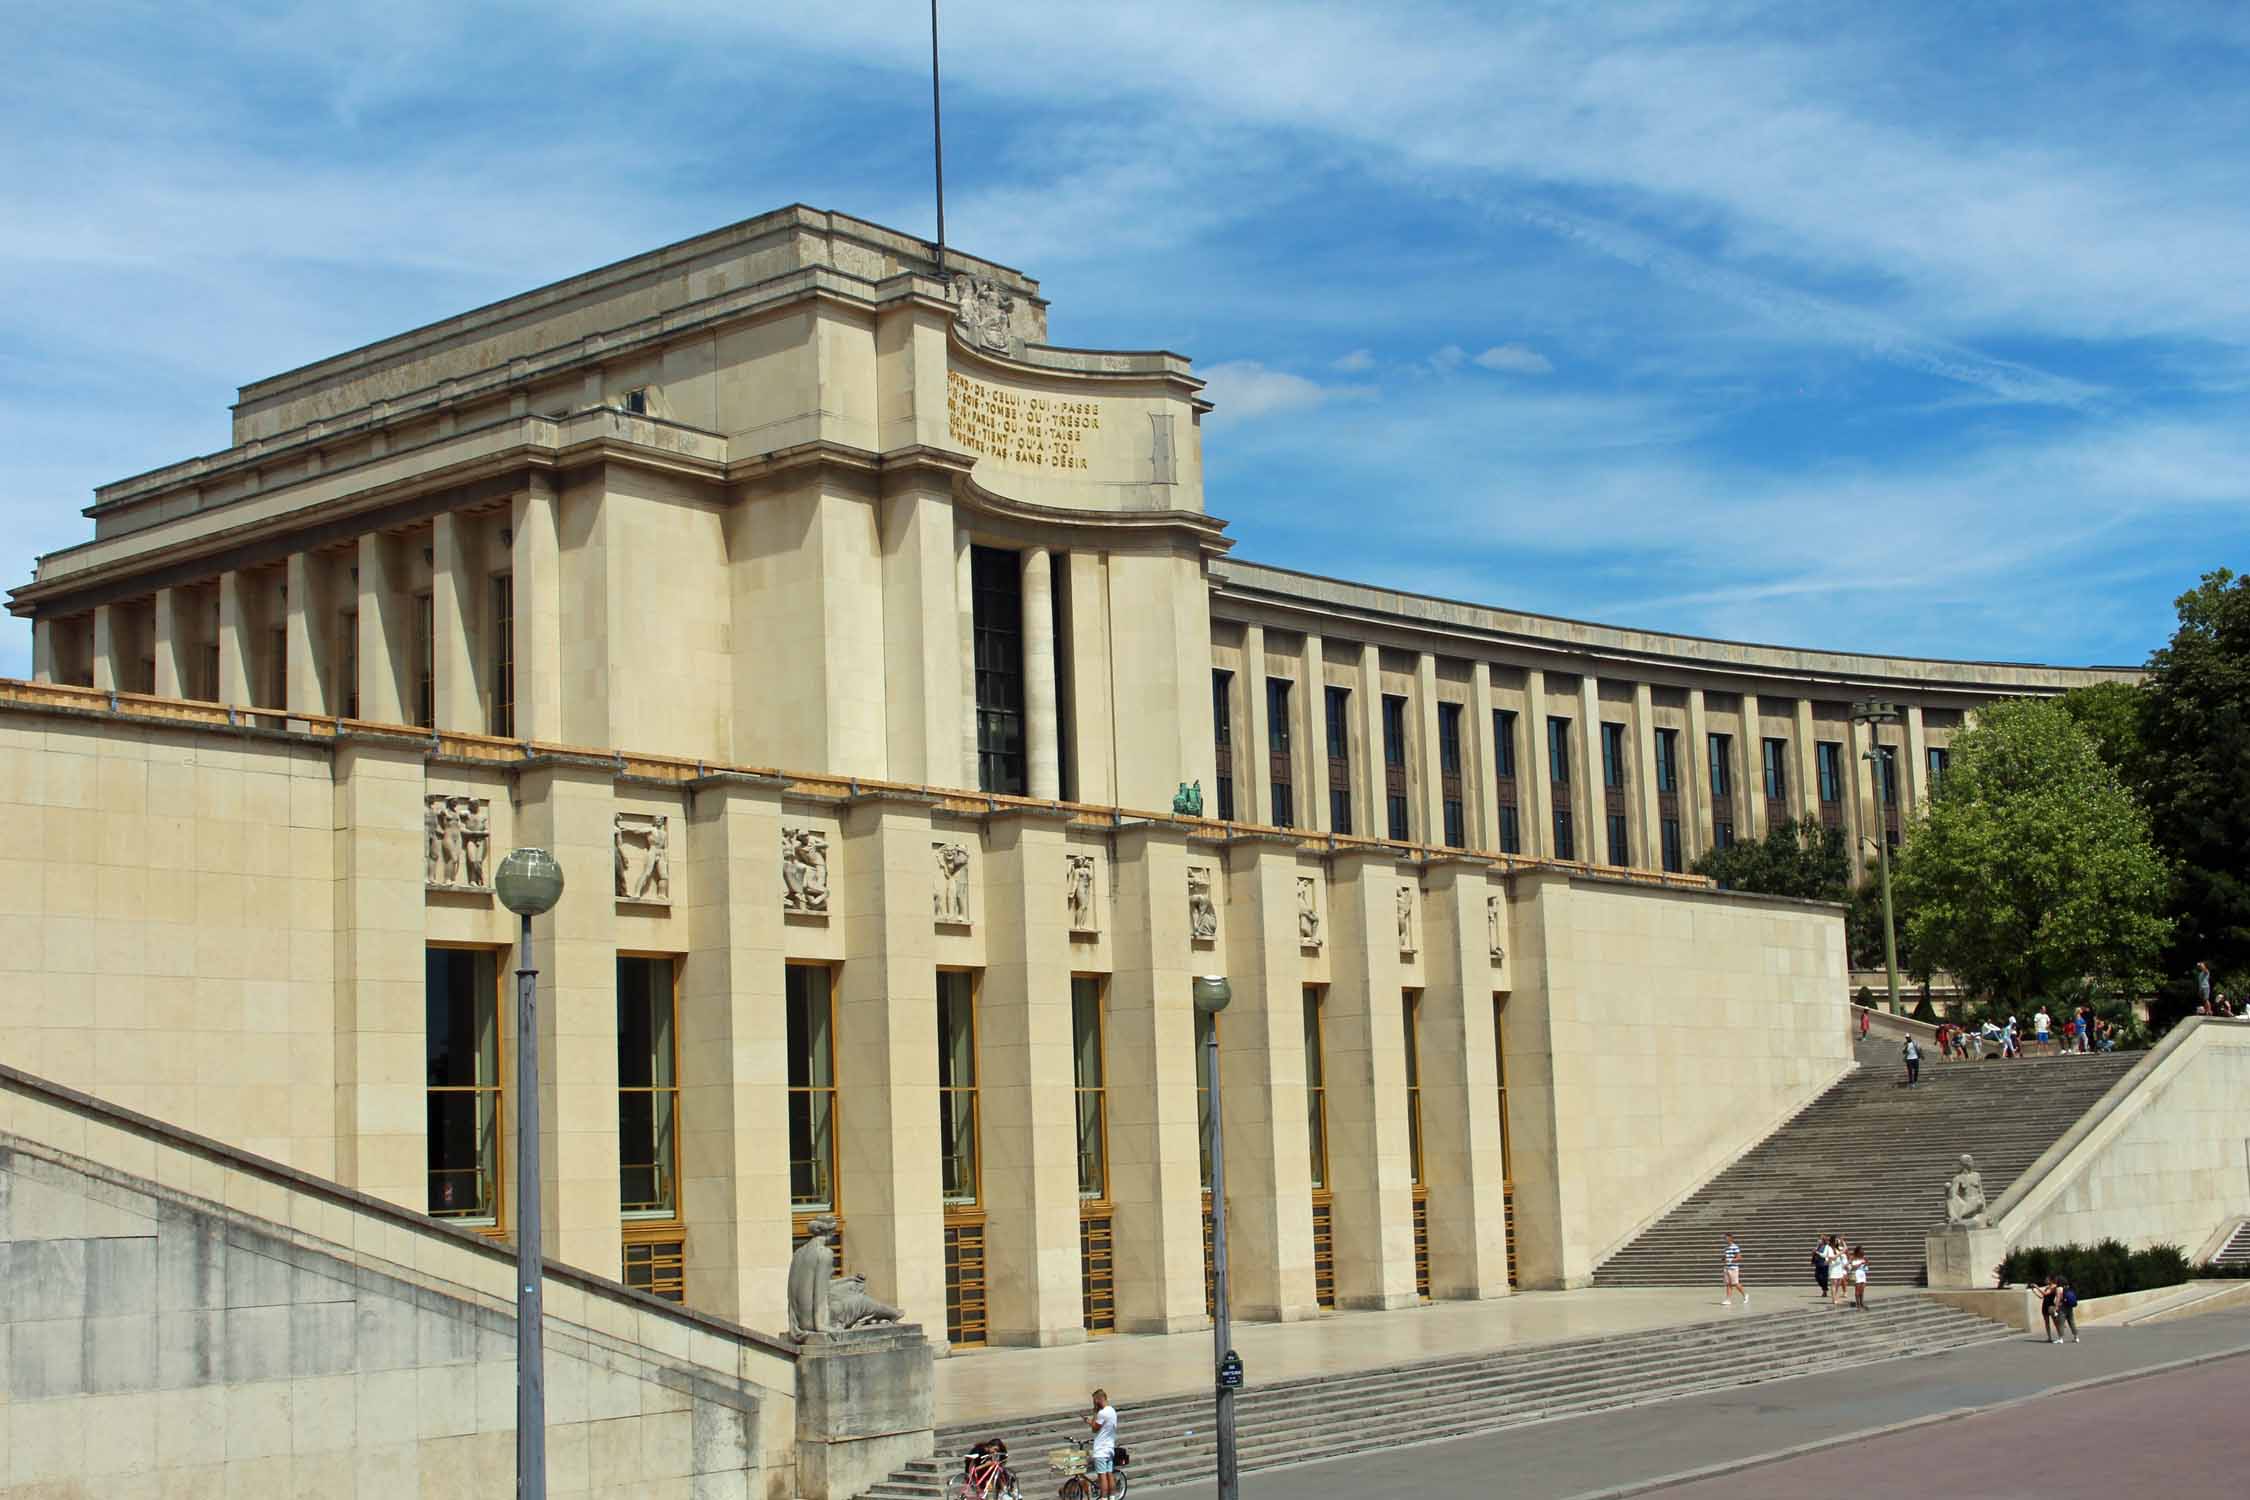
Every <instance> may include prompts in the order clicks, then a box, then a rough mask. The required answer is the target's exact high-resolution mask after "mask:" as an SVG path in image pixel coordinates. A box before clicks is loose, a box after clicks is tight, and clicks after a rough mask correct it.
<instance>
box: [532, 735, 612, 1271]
mask: <svg viewBox="0 0 2250 1500" xmlns="http://www.w3.org/2000/svg"><path fill="white" fill-rule="evenodd" d="M613 778H614V771H613V769H612V768H611V767H610V766H608V765H606V764H600V763H594V764H587V763H582V762H576V761H565V762H559V763H556V762H550V763H548V764H545V765H539V764H536V763H535V764H534V765H533V766H532V767H530V768H528V769H526V770H525V771H524V772H523V773H522V776H521V779H520V781H519V786H520V789H521V796H522V805H521V809H520V811H519V812H518V813H517V817H518V819H519V820H520V827H521V828H522V838H523V840H524V842H525V843H526V844H528V845H530V846H532V847H535V848H543V849H546V850H548V851H549V852H551V853H552V854H553V855H554V856H555V859H556V861H557V862H558V863H559V864H561V866H562V870H563V882H564V889H563V897H562V900H561V901H560V902H558V903H557V904H556V906H555V909H554V910H553V911H551V912H549V913H548V914H547V915H545V916H543V917H538V918H535V919H534V920H533V922H532V929H531V930H532V949H533V952H534V953H535V954H536V956H537V958H538V960H539V1000H540V1005H539V1138H540V1151H541V1160H540V1169H541V1171H540V1177H541V1181H540V1202H541V1204H542V1210H541V1211H542V1215H543V1222H542V1225H541V1227H542V1229H543V1230H544V1231H545V1234H544V1237H545V1240H546V1249H547V1253H548V1254H549V1255H552V1256H554V1257H555V1258H556V1259H558V1260H562V1261H567V1262H568V1263H569V1264H571V1265H574V1266H582V1267H584V1268H585V1269H587V1270H589V1271H593V1272H596V1273H598V1274H600V1275H603V1276H611V1277H614V1276H617V1275H618V1274H619V1273H620V1270H621V1255H622V1252H621V1249H620V1247H619V1243H618V1228H619V1216H618V1208H617V1185H618V1178H617V937H616V931H617V885H616V878H617V877H616V866H617V845H616V829H617V820H616V811H615V807H616V800H615V788H614V780H613ZM518 1045H521V1043H520V1041H519V1043H518Z"/></svg>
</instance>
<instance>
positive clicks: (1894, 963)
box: [1852, 698, 1900, 1016]
mask: <svg viewBox="0 0 2250 1500" xmlns="http://www.w3.org/2000/svg"><path fill="white" fill-rule="evenodd" d="M1898 721H1899V711H1898V705H1897V704H1896V703H1886V702H1884V701H1883V700H1881V699H1879V698H1864V699H1861V700H1860V701H1859V702H1857V703H1854V704H1853V705H1852V722H1853V723H1854V724H1865V725H1866V726H1867V727H1868V733H1867V742H1868V743H1867V761H1868V764H1869V765H1870V766H1871V767H1872V768H1873V770H1874V772H1875V800H1876V808H1877V811H1876V817H1877V818H1878V819H1880V818H1881V817H1882V815H1883V814H1882V811H1881V808H1882V798H1883V781H1884V777H1883V752H1882V747H1881V746H1879V745H1877V744H1876V743H1875V726H1876V725H1878V724H1896V723H1897V722H1898ZM1875 859H1876V863H1877V865H1878V867H1879V868H1880V869H1881V870H1882V881H1883V967H1884V968H1885V969H1886V970H1887V971H1888V972H1889V974H1890V981H1891V1014H1892V1015H1894V1016H1895V1015H1898V1014H1899V1013H1900V1012H1899V1008H1898V933H1897V930H1896V929H1895V928H1894V927H1893V926H1892V925H1891V840H1890V829H1888V828H1887V827H1886V828H1878V829H1876V831H1875Z"/></svg>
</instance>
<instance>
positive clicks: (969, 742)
mask: <svg viewBox="0 0 2250 1500" xmlns="http://www.w3.org/2000/svg"><path fill="white" fill-rule="evenodd" d="M971 545H972V544H971V543H970V541H969V534H968V532H966V531H964V530H962V529H961V528H959V527H955V528H954V532H953V604H954V609H955V611H956V614H955V616H954V625H955V628H956V630H957V632H958V634H959V636H960V653H961V779H960V785H962V786H964V787H975V786H976V785H977V784H978V770H977V632H976V574H975V570H974V568H973V566H972V558H971V554H970V547H971Z"/></svg>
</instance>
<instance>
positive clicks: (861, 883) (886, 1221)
mask: <svg viewBox="0 0 2250 1500" xmlns="http://www.w3.org/2000/svg"><path fill="white" fill-rule="evenodd" d="M932 805H933V803H932V801H931V800H930V799H928V798H925V797H920V796H914V795H910V794H905V793H885V792H870V793H866V794H863V795H862V796H859V797H857V798H854V799H853V800H852V801H850V802H848V803H846V804H845V810H844V818H843V846H844V847H843V850H842V855H843V858H842V868H843V871H844V877H845V878H844V880H843V881H842V882H841V884H840V885H839V884H837V883H835V882H834V881H833V878H832V882H831V885H832V892H833V893H832V894H831V896H830V897H829V903H830V906H831V909H833V910H837V911H840V912H841V914H842V922H843V940H844V966H843V969H842V971H841V972H840V974H839V975H838V978H839V980H840V983H839V986H838V990H837V996H836V1082H837V1091H838V1092H837V1108H838V1111H839V1112H840V1114H841V1117H842V1125H841V1130H840V1134H839V1136H838V1145H839V1151H840V1154H841V1158H842V1160H841V1163H840V1165H839V1168H838V1191H839V1193H840V1194H841V1196H842V1202H843V1212H844V1220H845V1226H846V1227H845V1233H846V1234H847V1235H849V1236H850V1242H851V1252H850V1253H851V1265H852V1269H853V1270H855V1271H864V1272H866V1273H867V1280H868V1284H869V1286H870V1287H871V1288H872V1289H873V1290H874V1292H875V1294H876V1295H877V1296H886V1295H888V1294H894V1293H895V1295H889V1296H888V1300H890V1301H891V1302H893V1303H895V1304H897V1305H898V1306H899V1307H902V1308H904V1309H905V1310H906V1319H907V1321H908V1322H910V1323H918V1324H920V1325H921V1326H922V1327H924V1328H925V1329H928V1330H930V1337H931V1340H932V1341H933V1342H942V1341H943V1340H944V1338H945V1206H944V1202H943V1198H944V1193H943V1190H942V1189H941V1188H940V1186H939V1181H938V1145H937V1122H938V1095H937V957H936V952H937V948H936V928H935V926H934V925H933V917H932V912H933V907H932V903H931V896H932V893H933V891H934V890H935V889H936V882H937V865H936V861H935V859H934V857H933V856H932V854H931V852H930V842H931V837H930V808H931V806H932ZM835 867H836V861H834V860H831V861H830V868H831V869H834V868H835Z"/></svg>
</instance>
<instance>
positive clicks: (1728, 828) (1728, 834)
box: [1712, 818, 1734, 849]
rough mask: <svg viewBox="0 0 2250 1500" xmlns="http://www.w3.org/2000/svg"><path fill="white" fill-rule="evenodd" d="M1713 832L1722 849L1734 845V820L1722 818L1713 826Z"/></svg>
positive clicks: (1730, 847)
mask: <svg viewBox="0 0 2250 1500" xmlns="http://www.w3.org/2000/svg"><path fill="white" fill-rule="evenodd" d="M1712 832H1713V834H1714V835H1716V842H1717V843H1718V846H1719V847H1720V848H1721V849H1732V848H1733V847H1734V824H1733V823H1732V822H1730V821H1729V820H1727V819H1725V818H1721V819H1719V820H1718V822H1717V823H1715V824H1714V825H1713V826H1712Z"/></svg>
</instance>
